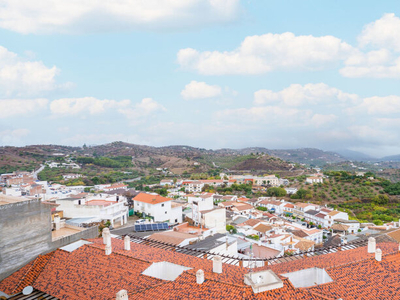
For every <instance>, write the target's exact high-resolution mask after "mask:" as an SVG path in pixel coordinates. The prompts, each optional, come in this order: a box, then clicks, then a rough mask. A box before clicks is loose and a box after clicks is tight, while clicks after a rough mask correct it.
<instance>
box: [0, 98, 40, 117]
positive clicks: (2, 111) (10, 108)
mask: <svg viewBox="0 0 400 300" xmlns="http://www.w3.org/2000/svg"><path fill="white" fill-rule="evenodd" d="M47 103H48V101H47V99H33V100H30V99H4V100H0V118H1V119H3V118H9V117H14V116H21V115H30V114H32V113H36V112H39V111H43V110H45V109H47Z"/></svg>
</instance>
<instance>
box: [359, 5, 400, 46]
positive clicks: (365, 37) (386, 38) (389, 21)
mask: <svg viewBox="0 0 400 300" xmlns="http://www.w3.org/2000/svg"><path fill="white" fill-rule="evenodd" d="M358 41H359V43H360V45H361V46H362V47H364V46H367V45H373V46H375V47H380V48H389V49H393V50H395V51H397V52H400V18H398V17H396V16H395V14H394V13H390V14H384V15H383V17H382V18H380V19H379V20H376V21H375V22H372V23H370V24H368V25H366V26H365V27H364V30H363V31H362V33H361V34H360V36H359V37H358Z"/></svg>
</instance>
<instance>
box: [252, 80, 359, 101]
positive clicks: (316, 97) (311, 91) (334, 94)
mask: <svg viewBox="0 0 400 300" xmlns="http://www.w3.org/2000/svg"><path fill="white" fill-rule="evenodd" d="M358 98H359V97H358V96H357V95H355V94H349V93H345V92H342V91H341V90H339V89H337V88H333V87H330V86H328V85H327V84H325V83H316V84H313V83H308V84H305V85H301V84H292V85H290V86H289V87H287V88H285V89H283V90H281V91H279V92H273V91H271V90H259V91H256V92H255V93H254V104H256V105H265V104H268V103H274V102H282V103H284V104H285V105H288V106H300V105H303V104H319V103H323V104H327V103H329V102H336V103H340V102H355V101H357V100H358Z"/></svg>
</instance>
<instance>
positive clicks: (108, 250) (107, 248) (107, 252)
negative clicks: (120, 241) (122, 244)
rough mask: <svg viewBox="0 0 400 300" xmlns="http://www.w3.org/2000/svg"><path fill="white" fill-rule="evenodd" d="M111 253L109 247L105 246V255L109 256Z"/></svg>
mask: <svg viewBox="0 0 400 300" xmlns="http://www.w3.org/2000/svg"><path fill="white" fill-rule="evenodd" d="M111 252H112V250H111V245H106V255H110V254H111Z"/></svg>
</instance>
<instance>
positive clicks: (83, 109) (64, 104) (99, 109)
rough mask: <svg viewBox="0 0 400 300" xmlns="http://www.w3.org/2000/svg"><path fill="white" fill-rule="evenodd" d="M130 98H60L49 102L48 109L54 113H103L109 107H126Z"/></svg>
mask: <svg viewBox="0 0 400 300" xmlns="http://www.w3.org/2000/svg"><path fill="white" fill-rule="evenodd" d="M129 105H130V100H122V101H115V100H107V99H106V100H100V99H96V98H94V97H83V98H62V99H57V100H54V101H52V102H51V104H50V110H51V112H52V113H53V114H54V115H76V114H80V113H89V114H90V115H95V114H100V113H104V112H106V111H107V110H109V109H116V108H122V107H128V106H129Z"/></svg>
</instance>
